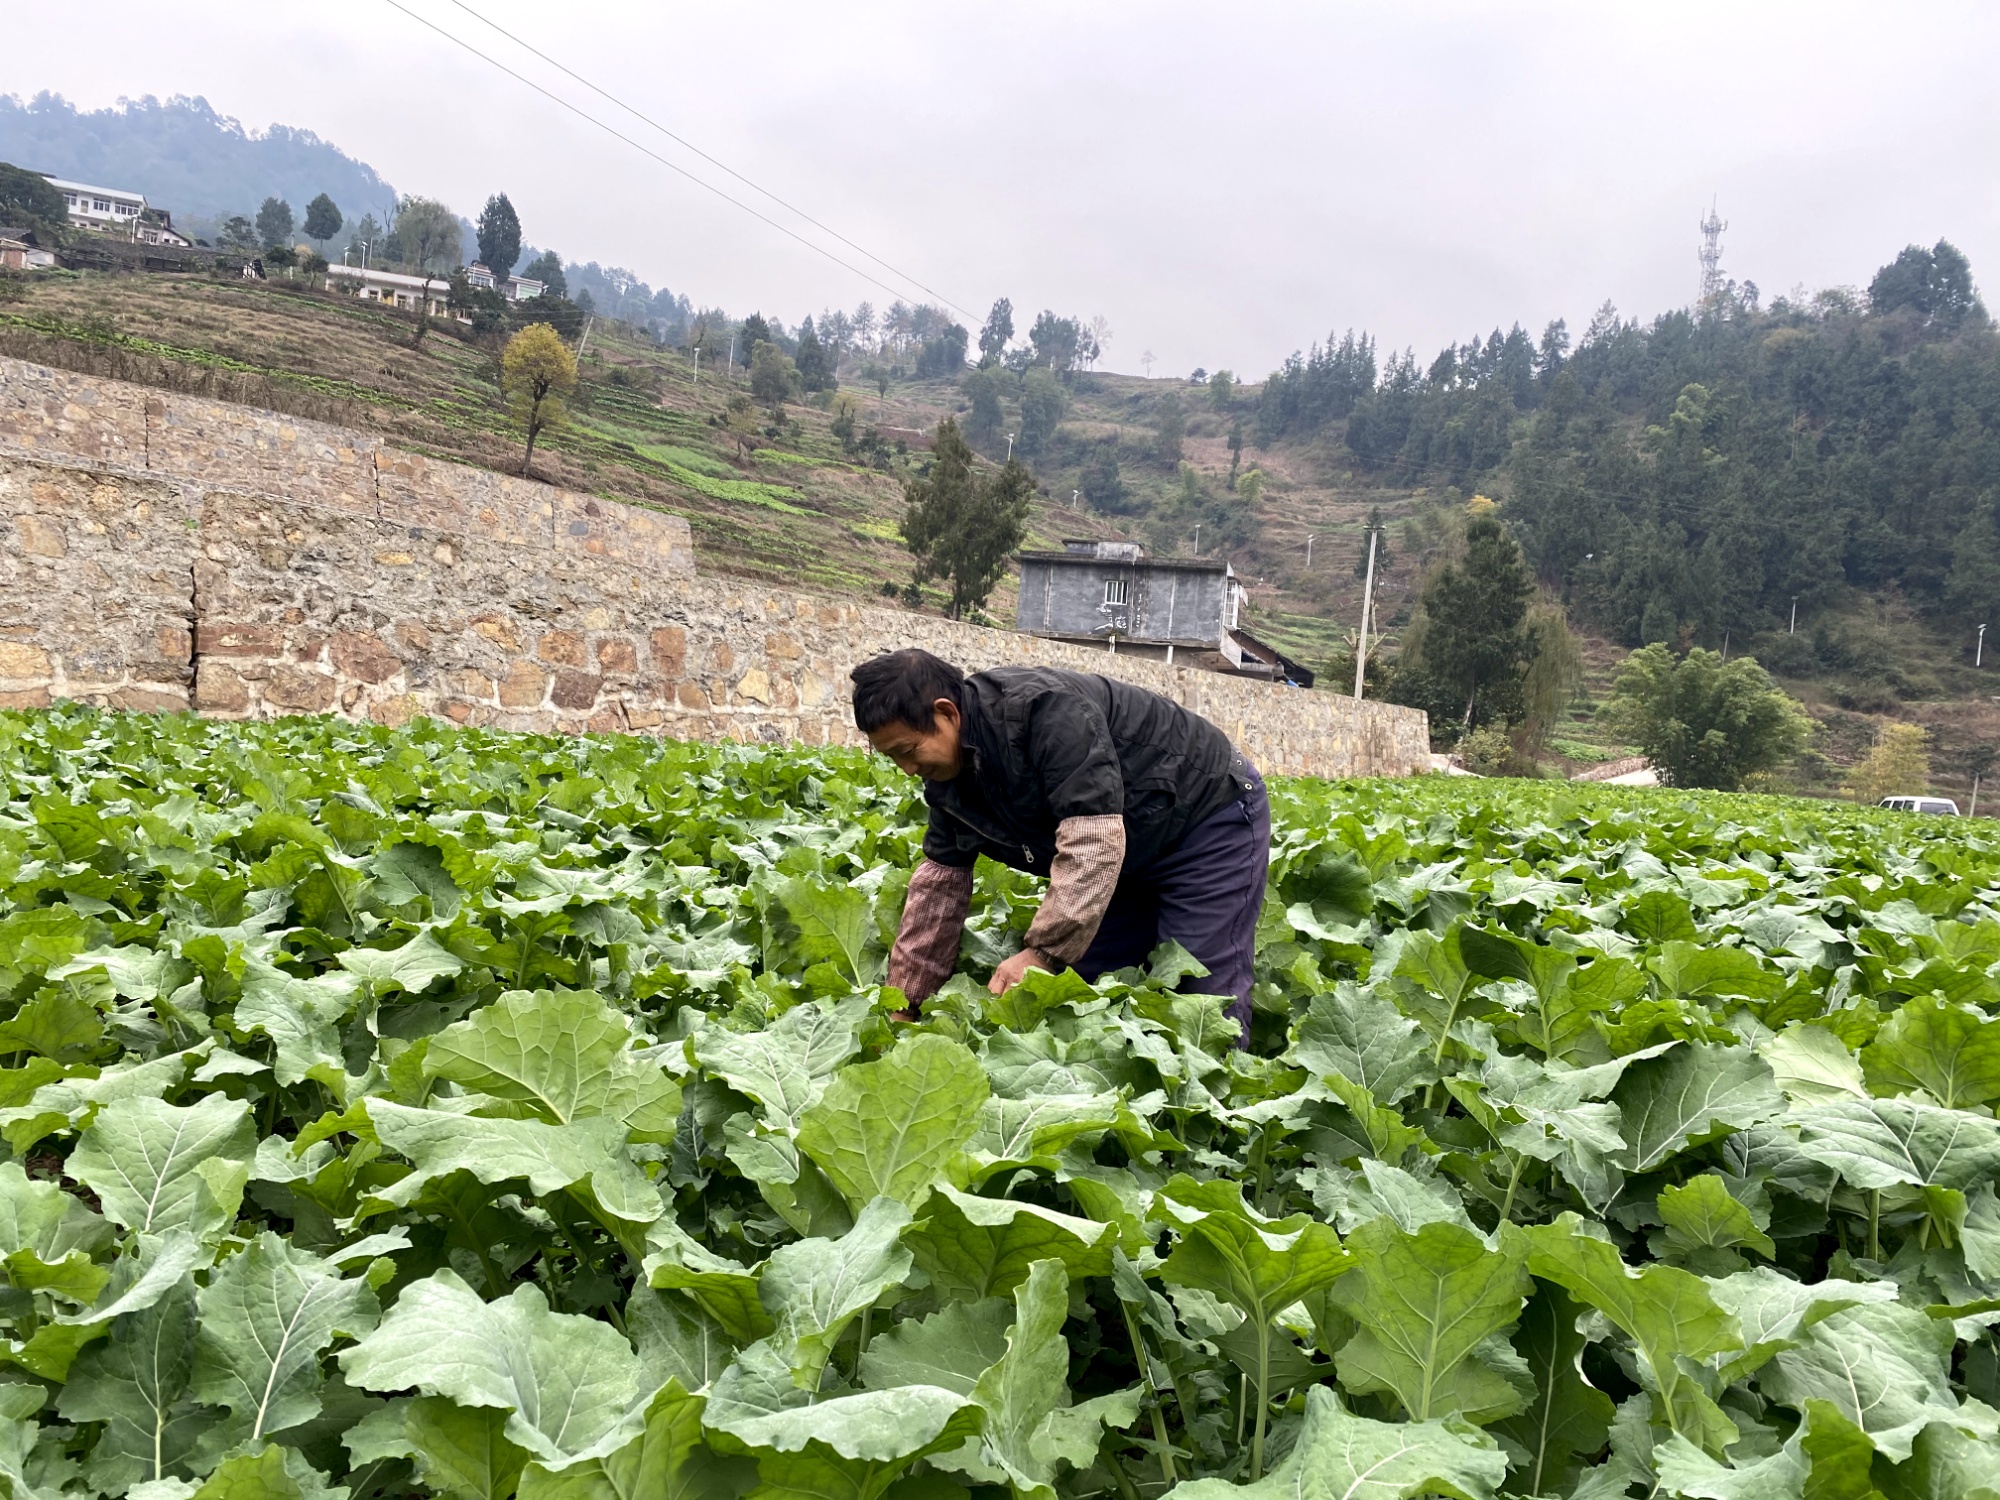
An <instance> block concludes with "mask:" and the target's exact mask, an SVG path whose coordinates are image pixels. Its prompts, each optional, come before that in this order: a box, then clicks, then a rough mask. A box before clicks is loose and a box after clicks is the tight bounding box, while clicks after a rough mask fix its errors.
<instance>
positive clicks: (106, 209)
mask: <svg viewBox="0 0 2000 1500" xmlns="http://www.w3.org/2000/svg"><path fill="white" fill-rule="evenodd" d="M90 206H91V209H92V210H93V211H94V212H97V213H100V214H108V213H110V212H111V205H110V204H109V203H106V202H105V201H104V200H103V199H102V198H93V199H91V200H90Z"/></svg>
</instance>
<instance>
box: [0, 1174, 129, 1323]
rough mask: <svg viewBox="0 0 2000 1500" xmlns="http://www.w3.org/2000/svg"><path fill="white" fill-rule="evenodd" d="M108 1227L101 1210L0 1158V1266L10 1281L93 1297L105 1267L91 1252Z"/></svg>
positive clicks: (103, 1242)
mask: <svg viewBox="0 0 2000 1500" xmlns="http://www.w3.org/2000/svg"><path fill="white" fill-rule="evenodd" d="M113 1233H114V1231H113V1230H112V1227H111V1225H110V1224H109V1223H108V1222H107V1221H106V1220H105V1219H104V1218H103V1217H102V1216H101V1215H98V1214H94V1213H92V1212H91V1211H90V1209H89V1208H88V1207H86V1206H85V1205H84V1203H83V1202H82V1200H80V1199H79V1198H77V1197H75V1196H74V1195H72V1194H70V1193H66V1192H64V1191H63V1190H62V1189H61V1188H59V1187H57V1186H56V1185H55V1184H54V1183H53V1182H36V1181H34V1180H32V1179H30V1178H29V1176H28V1174H27V1173H26V1172H25V1171H23V1170H22V1169H21V1166H20V1164H19V1163H18V1162H6V1163H4V1164H0V1268H4V1270H5V1272H6V1277H7V1280H8V1281H9V1282H10V1283H11V1284H12V1285H14V1286H17V1287H19V1288H21V1289H22V1290H24V1291H31V1292H33V1291H49V1292H53V1293H55V1294H56V1295H58V1296H60V1297H63V1298H64V1299H66V1300H68V1301H71V1302H78V1303H88V1302H94V1301H96V1300H97V1294H98V1293H99V1292H101V1291H103V1290H104V1284H105V1282H106V1281H107V1280H109V1279H110V1274H111V1273H110V1272H109V1271H107V1270H106V1269H105V1268H104V1267H102V1266H100V1265H98V1264H97V1262H96V1260H95V1259H94V1257H95V1256H96V1255H98V1254H99V1253H101V1252H102V1251H103V1250H105V1249H106V1248H107V1247H108V1246H109V1245H110V1243H111V1240H112V1237H113Z"/></svg>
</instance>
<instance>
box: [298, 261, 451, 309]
mask: <svg viewBox="0 0 2000 1500" xmlns="http://www.w3.org/2000/svg"><path fill="white" fill-rule="evenodd" d="M326 283H327V285H328V286H330V287H338V288H340V289H341V290H343V291H349V292H352V293H353V294H354V295H355V296H357V297H360V298H361V299H362V300H364V301H367V302H387V303H390V304H392V305H394V306H396V307H407V308H409V309H410V310H411V311H412V312H414V311H416V309H417V299H418V298H420V297H422V298H427V299H428V300H429V302H430V310H431V316H433V317H438V318H442V317H444V316H446V315H447V312H448V308H447V302H448V300H449V298H450V297H451V283H450V282H448V281H446V280H444V279H443V278H441V277H437V276H405V275H403V274H402V273H401V272H400V271H378V270H376V269H375V268H374V267H373V266H328V267H327V268H326Z"/></svg>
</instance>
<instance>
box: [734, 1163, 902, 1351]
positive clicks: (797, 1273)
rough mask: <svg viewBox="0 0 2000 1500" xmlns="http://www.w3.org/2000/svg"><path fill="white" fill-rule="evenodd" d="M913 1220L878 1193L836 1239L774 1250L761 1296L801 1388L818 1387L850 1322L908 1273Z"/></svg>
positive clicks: (798, 1242) (761, 1284) (801, 1242)
mask: <svg viewBox="0 0 2000 1500" xmlns="http://www.w3.org/2000/svg"><path fill="white" fill-rule="evenodd" d="M909 1222H910V1211H909V1209H908V1208H906V1207H904V1206H903V1204H902V1203H900V1202H898V1201H897V1200H896V1199H894V1198H877V1199H875V1200H874V1202H872V1203H870V1204H869V1205H868V1206H867V1207H866V1208H864V1209H862V1211H861V1212H860V1214H859V1215H858V1216H856V1218H855V1220H854V1227H853V1228H852V1229H851V1230H849V1231H848V1232H847V1233H846V1234H845V1235H843V1236H841V1237H840V1238H839V1239H837V1240H826V1239H807V1240H794V1241H793V1242H792V1243H791V1244H789V1245H781V1246H779V1247H778V1248H777V1249H776V1250H774V1251H772V1252H771V1257H770V1259H769V1260H767V1261H766V1262H765V1263H764V1275H763V1278H762V1280H761V1281H759V1283H758V1293H759V1295H760V1296H761V1297H762V1298H763V1302H764V1307H765V1309H766V1310H767V1311H768V1312H769V1313H770V1315H771V1320H772V1322H773V1324H774V1325H775V1332H774V1334H773V1338H774V1340H775V1341H776V1342H777V1344H778V1345H779V1346H780V1347H782V1348H784V1349H785V1350H786V1351H787V1352H788V1355H789V1357H790V1360H791V1367H792V1379H793V1380H795V1381H796V1382H798V1384H799V1385H800V1386H801V1387H803V1388H806V1389H816V1388H817V1387H818V1385H819V1376H820V1371H821V1369H822V1368H823V1367H824V1366H825V1364H826V1360H827V1356H828V1355H829V1354H831V1353H832V1352H833V1346H834V1344H835V1343H837V1342H838V1341H839V1339H840V1336H841V1334H842V1333H844V1332H846V1330H847V1326H848V1324H849V1323H850V1322H851V1321H853V1319H854V1318H855V1317H856V1316H857V1315H859V1314H860V1313H863V1312H865V1311H867V1310H868V1309H869V1308H871V1307H873V1306H874V1305H875V1304H876V1303H877V1302H878V1301H880V1300H881V1298H882V1297H883V1295H884V1294H885V1293H887V1292H889V1291H891V1290H892V1289H894V1288H896V1287H899V1286H901V1285H902V1284H903V1282H904V1280H905V1279H906V1278H907V1277H908V1276H909V1274H910V1252H909V1251H908V1250H905V1249H904V1248H903V1247H902V1243H901V1239H902V1233H903V1228H904V1226H905V1225H907V1224H908V1223H909Z"/></svg>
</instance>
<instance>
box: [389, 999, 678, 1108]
mask: <svg viewBox="0 0 2000 1500" xmlns="http://www.w3.org/2000/svg"><path fill="white" fill-rule="evenodd" d="M632 1041H633V1038H632V1028H631V1025H630V1023H629V1022H627V1021H626V1019H625V1018H624V1017H623V1016H621V1015H620V1014H619V1013H618V1012H617V1011H615V1010H613V1009H612V1008H611V1007H610V1006H609V1005H608V1004H606V1003H605V1002H604V1000H603V999H602V998H601V997H600V996H597V995H595V994H589V993H582V992H578V991H575V990H533V991H528V990H512V991H509V992H508V993H506V994H504V995H502V996H501V997H500V998H499V999H498V1000H496V1001H495V1002H494V1003H493V1004H491V1005H487V1006H482V1007H481V1008H480V1009H479V1010H478V1011H477V1012H476V1013H475V1014H474V1015H473V1016H472V1017H471V1018H470V1019H468V1020H464V1021H460V1022H459V1023H458V1024H457V1025H455V1026H448V1027H446V1028H445V1029H444V1030H443V1031H441V1032H439V1033H438V1034H437V1035H436V1036H434V1037H432V1038H431V1039H430V1046H429V1047H428V1049H427V1050H426V1051H425V1053H424V1071H425V1072H427V1073H429V1074H432V1075H433V1076H435V1077H439V1078H449V1079H450V1080H451V1081H452V1082H453V1083H456V1084H459V1085H461V1086H462V1087H464V1088H467V1089H471V1090H474V1091H475V1092H478V1093H482V1094H489V1095H491V1096H492V1097H493V1098H496V1099H505V1100H507V1101H508V1102H509V1103H512V1104H518V1105H521V1106H523V1107H524V1108H525V1109H527V1110H528V1111H530V1112H531V1113H532V1114H533V1115H534V1117H535V1118H537V1119H541V1120H546V1121H548V1122H550V1123H551V1124H556V1125H567V1124H570V1123H571V1122H573V1121H576V1120H581V1119H587V1118H594V1117H598V1116H604V1117H608V1118H611V1119H616V1120H622V1121H623V1122H624V1123H625V1124H626V1125H627V1126H628V1127H629V1128H630V1129H631V1131H632V1133H633V1136H634V1138H636V1139H638V1140H643V1141H661V1142H665V1141H671V1140H672V1139H673V1138H674V1126H675V1123H676V1122H677V1120H678V1119H679V1116H680V1110H681V1091H680V1086H679V1085H678V1084H676V1083H675V1082H674V1081H673V1079H671V1078H669V1077H668V1076H667V1075H666V1073H665V1072H664V1071H662V1070H661V1068H660V1067H659V1065H658V1064H656V1063H652V1062H648V1061H646V1060H645V1059H644V1058H641V1057H638V1056H636V1055H635V1054H634V1053H633V1051H632Z"/></svg>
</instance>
